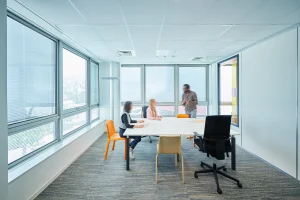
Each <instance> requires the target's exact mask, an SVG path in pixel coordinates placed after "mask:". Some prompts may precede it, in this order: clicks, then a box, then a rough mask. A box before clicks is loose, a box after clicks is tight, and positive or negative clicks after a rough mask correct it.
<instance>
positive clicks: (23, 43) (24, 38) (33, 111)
mask: <svg viewBox="0 0 300 200" xmlns="http://www.w3.org/2000/svg"><path fill="white" fill-rule="evenodd" d="M55 77H56V42H55V41H53V40H51V39H49V38H47V37H45V36H43V35H41V34H40V33H38V32H36V31H34V30H32V29H30V28H28V27H27V26H24V25H23V24H21V23H19V22H17V21H15V20H14V19H12V18H9V17H8V18H7V103H8V122H9V123H13V122H17V121H24V120H27V119H31V118H36V117H43V116H47V115H52V114H55V113H56V101H55V99H56V95H55V86H56V84H55V80H56V79H55Z"/></svg>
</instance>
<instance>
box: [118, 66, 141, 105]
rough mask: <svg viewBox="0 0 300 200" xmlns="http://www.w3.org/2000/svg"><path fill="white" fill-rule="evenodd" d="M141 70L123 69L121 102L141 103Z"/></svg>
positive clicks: (133, 68) (136, 68) (135, 68)
mask: <svg viewBox="0 0 300 200" xmlns="http://www.w3.org/2000/svg"><path fill="white" fill-rule="evenodd" d="M141 87H142V80H141V68H140V67H122V68H121V101H122V102H125V101H134V102H141V101H142V95H141Z"/></svg>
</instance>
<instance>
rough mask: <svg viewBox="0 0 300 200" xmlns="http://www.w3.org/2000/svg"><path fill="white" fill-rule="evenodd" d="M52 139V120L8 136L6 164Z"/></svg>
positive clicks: (53, 132)
mask: <svg viewBox="0 0 300 200" xmlns="http://www.w3.org/2000/svg"><path fill="white" fill-rule="evenodd" d="M54 139H55V123H54V122H52V123H49V124H46V125H42V126H39V127H36V128H33V129H29V130H26V131H23V132H20V133H16V134H13V135H10V136H8V164H10V163H12V162H14V161H16V160H18V159H20V158H21V157H23V156H25V155H27V154H30V153H32V152H33V151H35V150H37V149H39V148H41V147H43V146H45V145H46V144H49V143H51V142H52V141H54Z"/></svg>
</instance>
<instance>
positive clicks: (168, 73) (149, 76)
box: [146, 66, 175, 102]
mask: <svg viewBox="0 0 300 200" xmlns="http://www.w3.org/2000/svg"><path fill="white" fill-rule="evenodd" d="M150 99H156V101H157V102H174V101H175V99H174V67H166V66H158V67H152V66H149V67H146V101H147V102H149V100H150Z"/></svg>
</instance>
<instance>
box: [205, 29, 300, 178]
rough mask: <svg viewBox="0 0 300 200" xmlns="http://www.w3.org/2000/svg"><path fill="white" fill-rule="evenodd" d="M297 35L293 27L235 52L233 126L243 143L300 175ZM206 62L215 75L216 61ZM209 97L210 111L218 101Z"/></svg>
mask: <svg viewBox="0 0 300 200" xmlns="http://www.w3.org/2000/svg"><path fill="white" fill-rule="evenodd" d="M299 37H300V34H299V35H298V33H297V28H295V29H293V30H289V31H286V32H283V33H282V34H280V35H277V36H275V37H273V38H270V39H268V40H266V41H263V42H261V43H258V44H256V45H254V46H252V47H250V48H248V49H246V50H244V51H242V52H240V53H239V55H240V66H239V70H240V71H239V80H240V82H239V92H240V93H239V97H240V99H239V103H240V104H239V113H240V126H239V128H238V129H237V130H238V131H239V132H240V133H241V136H242V137H241V146H242V147H243V148H245V149H246V150H248V151H249V152H251V153H253V154H255V155H257V156H259V157H261V158H262V159H264V160H266V161H267V162H269V163H271V164H273V165H274V166H276V167H278V168H279V169H281V170H283V171H285V172H286V173H288V174H290V175H292V176H293V177H297V178H298V179H299V180H300V162H299V161H300V149H299V148H298V149H297V145H298V146H299V147H300V139H299V138H298V137H297V125H298V127H299V126H300V117H298V121H297V112H298V116H300V104H299V100H300V96H299V94H300V70H299V69H300V68H299V66H297V65H298V63H299V62H298V60H299V59H300V42H299V40H298V38H299ZM297 52H299V55H297ZM224 59H226V58H224ZM211 68H212V69H211V71H212V73H213V74H212V78H213V80H215V81H217V70H216V69H217V65H216V63H213V64H211ZM297 72H298V74H297ZM216 83H217V82H215V83H214V81H213V82H211V84H210V86H212V87H213V88H211V89H210V90H214V89H215V88H214V87H215V84H216ZM297 84H298V91H297ZM210 96H211V98H214V95H210ZM297 101H298V104H299V106H298V105H297ZM211 103H212V106H213V107H214V108H212V114H214V112H215V110H216V109H217V107H218V103H217V101H216V100H214V99H212V101H211ZM297 108H298V111H297ZM297 123H298V124H297ZM239 143H240V139H237V144H239ZM297 156H298V164H297ZM237 159H238V157H237ZM297 167H298V169H297ZM297 172H298V176H297Z"/></svg>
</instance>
